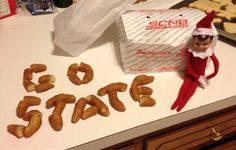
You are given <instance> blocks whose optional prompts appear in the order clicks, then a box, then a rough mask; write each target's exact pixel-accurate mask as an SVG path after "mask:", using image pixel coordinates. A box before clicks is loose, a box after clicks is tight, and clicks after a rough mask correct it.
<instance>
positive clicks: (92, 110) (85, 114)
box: [81, 106, 98, 120]
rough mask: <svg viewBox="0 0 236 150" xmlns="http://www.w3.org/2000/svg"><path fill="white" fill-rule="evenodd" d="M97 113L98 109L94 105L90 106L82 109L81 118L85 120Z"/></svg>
mask: <svg viewBox="0 0 236 150" xmlns="http://www.w3.org/2000/svg"><path fill="white" fill-rule="evenodd" d="M97 113H98V109H97V107H96V106H91V107H89V108H87V109H85V110H84V112H83V114H82V116H81V119H83V120H86V119H88V118H90V117H92V116H95V115H96V114H97Z"/></svg>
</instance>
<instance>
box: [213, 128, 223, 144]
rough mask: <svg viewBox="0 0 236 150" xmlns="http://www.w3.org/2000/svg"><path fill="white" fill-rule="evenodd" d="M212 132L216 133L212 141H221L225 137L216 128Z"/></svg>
mask: <svg viewBox="0 0 236 150" xmlns="http://www.w3.org/2000/svg"><path fill="white" fill-rule="evenodd" d="M211 131H212V132H213V133H214V135H213V136H212V139H213V140H214V141H219V140H221V139H222V138H223V135H222V134H221V133H220V132H217V131H216V130H215V129H214V128H212V129H211Z"/></svg>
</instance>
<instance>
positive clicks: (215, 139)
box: [106, 106, 236, 150]
mask: <svg viewBox="0 0 236 150" xmlns="http://www.w3.org/2000/svg"><path fill="white" fill-rule="evenodd" d="M233 135H235V136H236V106H231V107H230V108H226V109H224V110H220V111H217V112H214V113H211V114H208V115H206V116H201V117H199V118H195V119H192V120H189V121H187V122H185V123H181V124H178V125H176V126H174V127H169V128H168V129H164V131H157V132H155V133H149V134H147V135H143V136H141V137H138V138H135V139H132V140H130V141H126V142H124V143H120V144H117V145H114V146H112V147H109V148H106V149H121V150H169V149H174V150H183V149H184V150H186V149H204V147H207V146H208V147H209V146H210V145H212V144H214V143H219V142H221V141H222V140H224V139H226V138H228V137H232V136H233ZM233 144H236V143H235V142H234V143H233ZM226 146H227V145H226ZM230 146H231V147H232V144H231V145H230Z"/></svg>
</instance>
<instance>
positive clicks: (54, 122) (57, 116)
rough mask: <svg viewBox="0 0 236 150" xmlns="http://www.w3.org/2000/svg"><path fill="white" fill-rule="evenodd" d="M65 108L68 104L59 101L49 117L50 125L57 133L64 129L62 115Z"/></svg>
mask: <svg viewBox="0 0 236 150" xmlns="http://www.w3.org/2000/svg"><path fill="white" fill-rule="evenodd" d="M65 106H66V103H65V102H64V101H58V102H57V104H56V106H55V108H54V110H53V112H52V114H51V115H50V116H49V117H48V120H49V123H50V125H51V127H52V128H53V129H54V130H55V131H60V130H61V129H62V126H63V119H62V116H61V114H62V112H63V110H64V108H65Z"/></svg>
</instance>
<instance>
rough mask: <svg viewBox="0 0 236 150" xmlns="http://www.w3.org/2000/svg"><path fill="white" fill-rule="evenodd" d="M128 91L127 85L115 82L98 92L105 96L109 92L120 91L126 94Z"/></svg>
mask: <svg viewBox="0 0 236 150" xmlns="http://www.w3.org/2000/svg"><path fill="white" fill-rule="evenodd" d="M126 89H127V84H125V83H122V82H115V83H111V84H109V85H107V86H105V87H103V88H100V89H99V90H98V95H99V96H104V95H105V94H107V93H109V91H119V92H124V91H125V90H126Z"/></svg>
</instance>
